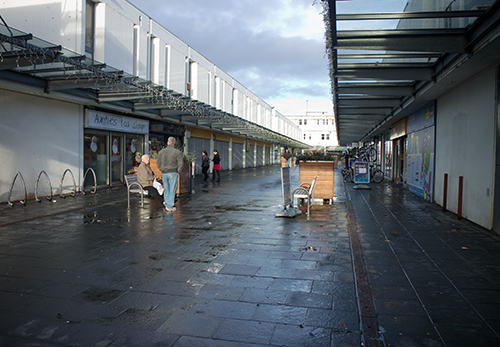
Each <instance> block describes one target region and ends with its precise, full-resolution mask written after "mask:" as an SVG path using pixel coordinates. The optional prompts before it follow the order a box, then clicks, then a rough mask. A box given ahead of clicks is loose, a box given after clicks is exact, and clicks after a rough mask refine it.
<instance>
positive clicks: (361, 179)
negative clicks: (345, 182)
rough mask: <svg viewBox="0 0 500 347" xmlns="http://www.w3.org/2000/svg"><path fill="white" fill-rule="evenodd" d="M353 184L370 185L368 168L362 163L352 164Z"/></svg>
mask: <svg viewBox="0 0 500 347" xmlns="http://www.w3.org/2000/svg"><path fill="white" fill-rule="evenodd" d="M354 183H370V166H369V164H368V163H366V162H363V161H359V162H358V161H357V162H355V163H354Z"/></svg>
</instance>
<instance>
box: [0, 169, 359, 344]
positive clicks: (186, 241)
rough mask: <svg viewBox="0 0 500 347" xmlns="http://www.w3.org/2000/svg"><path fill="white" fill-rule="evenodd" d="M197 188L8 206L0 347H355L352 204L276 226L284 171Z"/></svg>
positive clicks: (238, 174) (1, 234) (230, 176)
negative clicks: (165, 194)
mask: <svg viewBox="0 0 500 347" xmlns="http://www.w3.org/2000/svg"><path fill="white" fill-rule="evenodd" d="M295 170H296V169H295ZM296 173H297V172H295V174H296ZM295 184H296V185H298V182H296V183H295ZM193 190H194V192H193V193H192V194H190V195H187V196H181V197H179V199H178V202H177V203H176V206H177V211H176V212H175V213H166V212H164V210H163V209H162V206H161V205H160V204H158V203H156V202H155V201H151V200H149V199H146V201H145V204H144V207H140V199H139V198H138V196H134V197H133V198H132V201H131V208H130V209H127V198H126V190H125V187H116V188H109V189H102V190H98V191H97V193H96V194H95V195H93V194H87V195H85V196H83V195H77V196H76V197H74V198H73V197H67V198H64V199H62V198H61V199H59V198H56V199H55V200H56V202H49V201H42V202H41V203H35V202H30V201H28V204H27V205H26V206H21V205H16V204H15V205H14V207H12V208H10V207H6V206H0V213H1V216H0V250H1V252H0V254H1V255H0V278H1V282H0V302H1V304H0V312H1V314H0V316H1V320H0V334H1V335H0V345H2V346H3V345H5V346H31V345H40V346H61V345H63V346H90V345H98V346H176V347H177V346H274V345H276V346H331V345H332V344H333V345H339V346H340V345H343V346H358V345H359V344H360V341H361V332H360V327H359V318H358V312H357V301H356V292H355V288H354V275H353V269H352V261H351V258H350V248H349V247H350V246H349V237H348V234H347V231H346V229H345V205H344V204H342V203H338V204H332V205H330V204H327V205H323V204H318V205H317V206H314V213H312V214H311V215H309V216H307V215H306V214H305V213H304V214H302V215H300V216H297V217H295V218H276V217H275V215H276V214H277V213H278V212H280V211H281V210H282V209H283V206H282V196H281V178H280V171H279V167H276V166H274V167H268V168H259V169H247V170H238V171H233V172H224V173H223V175H222V181H221V182H220V183H212V182H208V183H206V182H203V181H202V180H201V179H199V178H198V177H196V178H195V181H194V185H193ZM301 208H302V209H304V211H305V207H301Z"/></svg>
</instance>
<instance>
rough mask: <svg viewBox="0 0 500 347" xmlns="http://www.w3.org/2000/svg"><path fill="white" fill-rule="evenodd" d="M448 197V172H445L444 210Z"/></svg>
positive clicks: (444, 210)
mask: <svg viewBox="0 0 500 347" xmlns="http://www.w3.org/2000/svg"><path fill="white" fill-rule="evenodd" d="M447 199H448V174H447V173H445V174H444V181H443V212H446V202H447Z"/></svg>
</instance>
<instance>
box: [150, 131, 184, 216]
mask: <svg viewBox="0 0 500 347" xmlns="http://www.w3.org/2000/svg"><path fill="white" fill-rule="evenodd" d="M174 146H175V138H174V137H172V136H171V137H169V138H168V140H167V147H165V148H163V149H162V150H161V151H160V152H158V159H157V160H156V165H157V166H158V170H160V171H161V178H162V180H163V188H164V191H163V204H164V205H165V211H167V212H173V211H175V210H176V208H175V207H174V203H175V192H176V191H177V184H178V179H179V174H180V173H181V172H182V167H183V166H184V160H183V159H182V153H181V151H179V150H178V149H177V148H175V147H174Z"/></svg>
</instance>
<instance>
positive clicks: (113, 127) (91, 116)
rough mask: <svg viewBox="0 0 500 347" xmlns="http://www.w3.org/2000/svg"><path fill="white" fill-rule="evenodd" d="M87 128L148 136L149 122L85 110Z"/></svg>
mask: <svg viewBox="0 0 500 347" xmlns="http://www.w3.org/2000/svg"><path fill="white" fill-rule="evenodd" d="M85 124H86V126H87V128H93V129H102V130H109V131H117V132H123V133H134V134H148V133H149V121H147V120H144V119H138V118H132V117H125V116H118V115H115V114H112V113H106V112H99V111H94V110H87V119H86V122H85Z"/></svg>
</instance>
